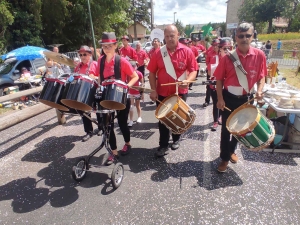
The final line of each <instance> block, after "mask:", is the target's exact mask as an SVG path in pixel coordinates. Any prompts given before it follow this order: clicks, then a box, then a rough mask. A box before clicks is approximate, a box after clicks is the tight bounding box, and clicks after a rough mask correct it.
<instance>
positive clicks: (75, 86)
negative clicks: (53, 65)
mask: <svg viewBox="0 0 300 225" xmlns="http://www.w3.org/2000/svg"><path fill="white" fill-rule="evenodd" d="M71 77H72V76H71ZM73 78H74V80H73V81H69V80H68V81H67V82H66V87H65V90H64V92H63V95H62V99H61V102H62V103H63V104H65V105H66V106H68V107H70V108H74V109H77V110H81V111H91V110H92V109H93V102H94V99H95V93H96V89H97V88H98V84H97V82H96V81H95V80H93V79H92V78H90V77H88V76H86V75H74V77H73ZM69 79H70V78H69Z"/></svg>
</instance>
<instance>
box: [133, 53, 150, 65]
mask: <svg viewBox="0 0 300 225" xmlns="http://www.w3.org/2000/svg"><path fill="white" fill-rule="evenodd" d="M136 54H137V62H138V64H139V66H142V65H144V64H145V63H144V60H145V59H148V55H147V53H146V52H145V51H144V50H142V49H141V50H140V51H136Z"/></svg>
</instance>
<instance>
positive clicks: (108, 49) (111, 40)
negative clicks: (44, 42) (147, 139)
mask: <svg viewBox="0 0 300 225" xmlns="http://www.w3.org/2000/svg"><path fill="white" fill-rule="evenodd" d="M99 43H100V44H101V45H102V49H103V52H104V55H102V56H101V57H100V58H99V60H98V69H97V73H98V74H99V80H98V82H99V85H100V84H101V83H102V81H104V80H106V79H112V78H113V79H116V80H122V81H123V82H126V81H127V80H128V79H130V81H129V82H128V84H127V85H128V87H132V86H133V85H134V84H135V83H136V82H137V81H138V75H137V74H136V72H135V71H134V69H133V68H132V66H131V64H130V63H129V62H128V61H127V60H126V59H125V58H123V57H120V56H119V55H117V54H116V49H117V47H118V45H117V38H116V35H115V33H114V32H110V33H108V32H104V33H103V34H102V40H101V41H100V42H99ZM124 47H125V45H124ZM127 47H128V46H127ZM115 64H116V65H117V67H119V68H120V70H117V71H115ZM129 109H130V99H127V103H126V108H125V109H123V110H119V111H117V119H118V124H119V127H120V129H121V132H122V135H123V138H124V141H125V145H124V147H123V149H122V150H121V155H127V154H128V153H129V152H130V151H131V145H130V130H129V128H128V126H127V119H128V114H129ZM113 116H114V115H113ZM109 145H110V147H111V149H112V152H113V154H114V155H118V150H117V140H116V135H115V132H114V126H113V125H112V127H111V130H110V136H109ZM112 160H113V156H109V157H108V159H107V164H108V165H109V164H112Z"/></svg>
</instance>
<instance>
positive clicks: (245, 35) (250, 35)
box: [237, 34, 252, 39]
mask: <svg viewBox="0 0 300 225" xmlns="http://www.w3.org/2000/svg"><path fill="white" fill-rule="evenodd" d="M237 37H238V38H239V39H243V38H244V37H246V38H251V37H252V34H240V35H238V36H237Z"/></svg>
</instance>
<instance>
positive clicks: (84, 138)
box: [82, 133, 93, 142]
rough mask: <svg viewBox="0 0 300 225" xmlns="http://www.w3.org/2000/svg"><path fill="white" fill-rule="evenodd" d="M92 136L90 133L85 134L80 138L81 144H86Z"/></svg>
mask: <svg viewBox="0 0 300 225" xmlns="http://www.w3.org/2000/svg"><path fill="white" fill-rule="evenodd" d="M92 136H93V134H92V133H86V135H85V136H84V137H83V138H82V142H86V141H87V140H89V139H90V138H91V137H92Z"/></svg>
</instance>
